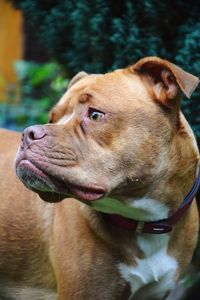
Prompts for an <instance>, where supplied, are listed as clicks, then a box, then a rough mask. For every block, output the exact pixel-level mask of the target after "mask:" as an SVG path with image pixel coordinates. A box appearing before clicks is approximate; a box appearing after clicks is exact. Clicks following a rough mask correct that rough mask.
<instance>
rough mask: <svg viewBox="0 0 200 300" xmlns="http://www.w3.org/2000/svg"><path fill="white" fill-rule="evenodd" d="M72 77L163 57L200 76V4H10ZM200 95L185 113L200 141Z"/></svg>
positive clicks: (145, 0) (64, 0)
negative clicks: (140, 59)
mask: <svg viewBox="0 0 200 300" xmlns="http://www.w3.org/2000/svg"><path fill="white" fill-rule="evenodd" d="M10 1H11V2H12V3H14V5H15V6H16V7H18V8H20V9H21V10H22V11H23V14H24V16H25V20H26V24H27V25H28V26H30V27H31V26H32V28H37V30H36V34H37V37H38V39H39V40H40V41H41V44H42V45H43V46H44V47H46V50H47V51H48V53H49V55H50V56H51V57H52V58H54V59H57V61H58V62H59V63H60V64H61V65H62V67H63V68H64V69H65V70H67V72H68V74H69V76H70V77H71V76H73V75H74V74H75V73H77V72H78V71H80V70H85V71H87V72H91V73H93V72H94V73H102V72H106V71H109V70H113V69H114V68H121V67H125V66H127V65H129V64H133V63H134V62H135V61H137V60H138V59H139V58H141V57H144V56H148V55H158V56H161V57H164V58H166V59H169V60H170V61H172V62H174V63H177V64H178V65H180V66H181V67H182V68H184V69H185V70H187V71H189V72H191V73H193V74H195V75H197V76H198V74H199V70H200V5H199V1H197V0H191V1H184V0H177V1H172V0H166V1H158V0H141V1H136V0H135V1H133V0H119V1H117V2H116V1H114V0H85V1H82V0H76V1H69V0H54V1H53V0H48V1H47V0H45V1H40V0H35V1H32V0H10ZM198 98H200V92H196V94H195V95H194V97H193V98H192V100H190V101H188V100H184V101H183V109H184V112H185V114H186V117H187V119H188V120H189V122H190V123H191V124H192V126H193V129H194V130H195V133H196V135H197V136H198V138H200V114H199V110H200V101H199V99H198Z"/></svg>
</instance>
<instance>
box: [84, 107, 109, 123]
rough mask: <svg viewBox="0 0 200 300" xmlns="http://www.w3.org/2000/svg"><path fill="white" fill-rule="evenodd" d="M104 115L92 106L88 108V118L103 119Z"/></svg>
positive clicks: (96, 120) (93, 119)
mask: <svg viewBox="0 0 200 300" xmlns="http://www.w3.org/2000/svg"><path fill="white" fill-rule="evenodd" d="M104 116H105V114H104V113H103V112H101V111H99V110H96V109H93V108H89V112H88V117H89V118H90V120H92V121H94V122H98V121H100V120H101V119H103V117H104Z"/></svg>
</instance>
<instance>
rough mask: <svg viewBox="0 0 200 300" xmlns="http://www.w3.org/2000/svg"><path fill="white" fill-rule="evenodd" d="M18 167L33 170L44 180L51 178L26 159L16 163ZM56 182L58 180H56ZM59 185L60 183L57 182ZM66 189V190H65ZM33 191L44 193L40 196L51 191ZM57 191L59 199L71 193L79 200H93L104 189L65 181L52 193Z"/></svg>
mask: <svg viewBox="0 0 200 300" xmlns="http://www.w3.org/2000/svg"><path fill="white" fill-rule="evenodd" d="M18 167H22V168H28V169H31V171H32V172H34V173H35V174H36V175H37V176H39V177H41V178H43V179H45V180H46V181H51V180H53V178H52V176H50V177H49V176H48V174H46V173H45V172H43V171H42V170H41V169H40V168H38V167H37V166H35V164H33V163H32V162H30V161H29V160H27V159H22V160H21V161H20V162H19V163H18V164H17V168H18ZM57 184H58V182H57ZM59 185H60V184H59ZM65 189H66V190H65ZM34 191H35V192H37V193H39V194H41V195H43V194H44V195H45V196H44V197H43V196H42V197H41V198H48V197H47V196H46V194H47V195H48V194H49V193H51V192H46V193H45V192H40V191H39V190H38V191H37V190H36V189H34ZM57 193H58V198H59V199H60V200H61V199H62V198H65V197H64V195H66V196H67V195H68V197H69V195H71V196H75V197H77V198H78V199H80V200H83V201H86V202H87V201H94V200H98V199H100V198H102V197H103V196H104V195H105V194H106V191H105V189H104V188H102V187H99V186H83V185H75V184H72V183H69V182H68V183H66V184H64V183H63V185H62V186H60V187H58V190H57V191H55V192H54V194H57Z"/></svg>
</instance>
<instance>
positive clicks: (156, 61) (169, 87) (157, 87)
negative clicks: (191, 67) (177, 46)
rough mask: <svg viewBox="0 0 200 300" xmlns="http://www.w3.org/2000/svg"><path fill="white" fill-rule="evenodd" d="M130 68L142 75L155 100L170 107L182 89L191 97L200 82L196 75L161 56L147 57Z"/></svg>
mask: <svg viewBox="0 0 200 300" xmlns="http://www.w3.org/2000/svg"><path fill="white" fill-rule="evenodd" d="M129 70H130V71H131V72H135V73H137V74H138V75H140V76H141V77H142V79H143V80H144V83H145V82H146V86H147V88H148V90H149V91H150V92H151V93H153V95H152V96H153V97H154V99H155V100H158V101H160V102H161V103H163V104H165V105H167V106H169V107H171V106H173V102H174V101H172V100H173V99H177V97H178V96H179V92H180V91H182V92H183V93H184V94H185V95H186V96H187V97H188V98H189V97H190V96H191V94H192V93H193V91H194V90H195V89H196V87H197V86H198V84H199V79H198V78H197V77H196V76H193V75H192V74H189V73H188V72H185V71H184V70H182V69H181V68H180V67H178V66H176V65H174V64H172V63H170V62H169V61H167V60H164V59H161V58H159V57H145V58H143V59H141V60H139V61H138V62H137V63H136V64H135V65H133V66H131V67H130V68H129Z"/></svg>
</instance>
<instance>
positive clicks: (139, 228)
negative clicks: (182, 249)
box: [103, 171, 200, 234]
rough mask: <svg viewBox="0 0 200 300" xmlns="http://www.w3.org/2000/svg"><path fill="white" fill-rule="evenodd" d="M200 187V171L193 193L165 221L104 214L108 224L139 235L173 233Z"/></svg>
mask: <svg viewBox="0 0 200 300" xmlns="http://www.w3.org/2000/svg"><path fill="white" fill-rule="evenodd" d="M199 187H200V171H199V173H198V176H197V179H196V181H195V183H194V185H193V187H192V189H191V191H190V192H189V193H188V195H187V196H186V197H185V199H184V200H183V202H182V203H181V205H180V207H179V208H178V210H177V211H176V212H175V213H174V214H173V215H171V216H170V217H169V218H167V219H163V220H159V221H155V222H143V221H135V220H132V219H129V218H125V217H122V216H120V215H116V214H106V213H103V216H104V218H105V219H106V220H107V221H108V222H112V223H115V224H116V225H118V226H119V227H122V228H124V229H128V230H132V231H136V232H137V233H152V234H161V233H168V232H170V231H172V228H173V225H174V224H175V223H177V222H178V221H179V220H180V219H181V218H182V217H183V216H184V215H185V213H186V212H187V210H188V209H189V208H190V206H191V204H192V202H193V200H194V198H195V196H196V194H197V192H198V189H199Z"/></svg>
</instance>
